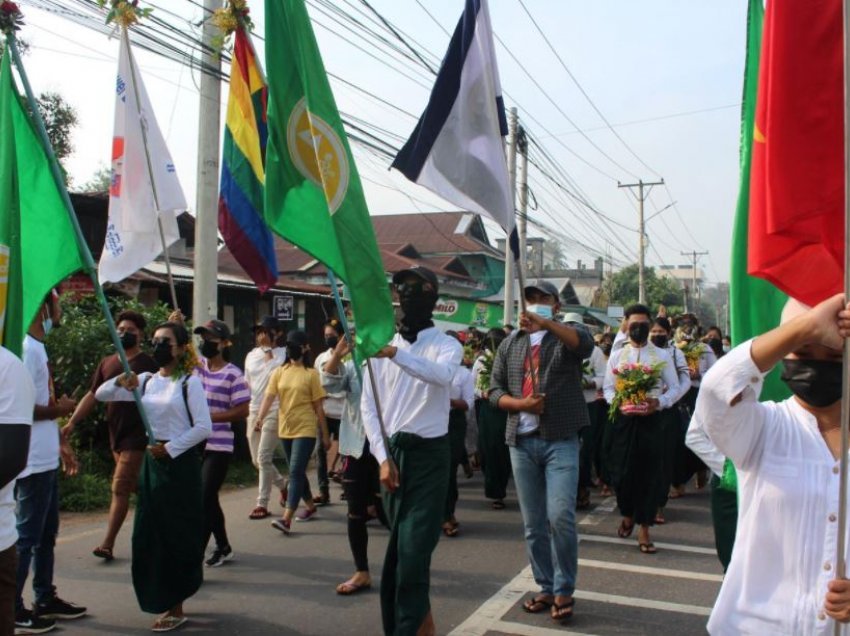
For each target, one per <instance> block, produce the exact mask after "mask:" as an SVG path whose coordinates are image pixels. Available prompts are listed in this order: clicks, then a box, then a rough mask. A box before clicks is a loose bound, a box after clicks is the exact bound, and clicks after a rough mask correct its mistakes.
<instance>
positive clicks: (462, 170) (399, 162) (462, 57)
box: [392, 0, 519, 257]
mask: <svg viewBox="0 0 850 636" xmlns="http://www.w3.org/2000/svg"><path fill="white" fill-rule="evenodd" d="M507 132H508V131H507V122H506V120H505V107H504V103H503V101H502V87H501V85H500V83H499V70H498V68H497V66H496V51H495V48H494V45H493V29H492V26H491V24H490V12H489V9H488V8H487V0H466V6H465V8H464V11H463V15H462V16H461V18H460V22H458V25H457V28H455V32H454V34H453V35H452V40H451V43H450V44H449V50H448V52H447V53H446V56H445V58H443V64H442V66H441V67H440V72H439V73H438V74H437V79H436V82H435V84H434V89H433V91H432V92H431V97H430V99H429V101H428V106H427V107H426V109H425V112H424V113H423V115H422V117H421V118H420V119H419V123H418V124H417V125H416V129H415V130H414V131H413V134H412V135H411V136H410V139H408V140H407V143H406V144H405V145H404V147H403V148H402V149H401V151H399V153H398V156H397V157H396V158H395V161H393V164H392V167H393V168H396V169H397V170H399V171H401V172H402V173H403V174H404V175H405V176H406V177H407V178H408V179H410V180H411V181H413V182H415V183H418V184H419V185H421V186H424V187H426V188H428V189H429V190H431V191H432V192H434V193H435V194H438V195H439V196H441V197H442V198H444V199H445V200H446V201H450V202H451V203H454V204H455V205H457V206H460V207H461V208H463V209H464V210H469V211H472V212H478V213H479V214H483V215H485V216H488V217H490V218H491V219H493V220H494V221H496V222H497V223H498V224H499V225H501V226H502V228H504V230H505V232H506V233H507V234H508V236H510V238H511V241H510V243H511V248H512V249H513V252H514V257H516V255H517V254H518V252H519V250H518V246H517V242H516V220H515V216H514V201H513V193H512V190H511V183H510V177H509V175H508V166H507V161H506V159H505V151H504V143H503V137H504V136H505V135H506V134H507Z"/></svg>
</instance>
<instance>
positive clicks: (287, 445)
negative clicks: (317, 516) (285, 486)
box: [283, 437, 324, 510]
mask: <svg viewBox="0 0 850 636" xmlns="http://www.w3.org/2000/svg"><path fill="white" fill-rule="evenodd" d="M315 446H316V438H315V437H296V438H294V439H284V440H283V452H284V453H285V454H286V461H287V463H289V493H288V494H287V496H286V507H287V508H290V509H291V510H295V509H296V508H298V500H299V499H302V498H303V499H304V501H305V502H306V501H312V499H313V493H312V492H311V491H310V480H309V479H307V464H308V462H309V461H310V455H312V454H313V448H315ZM322 452H324V448H322Z"/></svg>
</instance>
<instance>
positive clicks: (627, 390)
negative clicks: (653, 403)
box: [608, 362, 664, 422]
mask: <svg viewBox="0 0 850 636" xmlns="http://www.w3.org/2000/svg"><path fill="white" fill-rule="evenodd" d="M663 367H664V363H663V362H657V363H655V364H642V363H640V362H624V363H623V364H621V365H620V366H618V367H616V368H615V369H614V375H615V376H617V379H616V381H615V382H614V399H613V400H611V406H610V408H609V409H608V419H610V420H611V421H612V422H613V421H614V420H615V419H616V418H617V413H620V412H621V413H623V414H624V415H646V413H647V412H648V411H649V403H648V401H647V400H648V399H649V398H650V397H652V392H653V391H654V390H655V389H656V387H657V386H658V384H659V382H660V380H661V369H662V368H663Z"/></svg>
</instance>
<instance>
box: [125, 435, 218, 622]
mask: <svg viewBox="0 0 850 636" xmlns="http://www.w3.org/2000/svg"><path fill="white" fill-rule="evenodd" d="M203 541H204V508H203V503H202V499H201V458H200V456H199V454H198V452H197V451H196V450H190V451H186V452H185V453H183V454H182V455H180V456H178V457H176V458H174V459H159V460H157V459H154V458H153V457H152V456H151V455H150V454H149V453H145V460H144V463H143V464H142V472H141V475H140V476H139V490H138V501H137V505H136V517H135V522H134V525H133V567H132V570H133V588H134V589H135V591H136V598H137V599H138V600H139V607H141V608H142V611H144V612H150V613H152V614H159V613H161V612H165V611H168V610H169V609H171V608H172V607H174V606H175V605H177V604H178V603H182V602H183V601H185V600H186V599H187V598H189V597H190V596H192V595H193V594H194V593H195V592H197V591H198V588H200V587H201V583H202V582H203V580H204V576H203V561H204V543H203Z"/></svg>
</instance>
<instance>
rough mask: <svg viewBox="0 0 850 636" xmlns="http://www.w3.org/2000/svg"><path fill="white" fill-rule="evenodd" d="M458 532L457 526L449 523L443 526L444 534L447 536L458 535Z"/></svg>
mask: <svg viewBox="0 0 850 636" xmlns="http://www.w3.org/2000/svg"><path fill="white" fill-rule="evenodd" d="M457 533H458V529H457V526H453V525H451V524H447V525H444V526H443V534H444V535H446V536H447V537H456V536H457Z"/></svg>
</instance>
